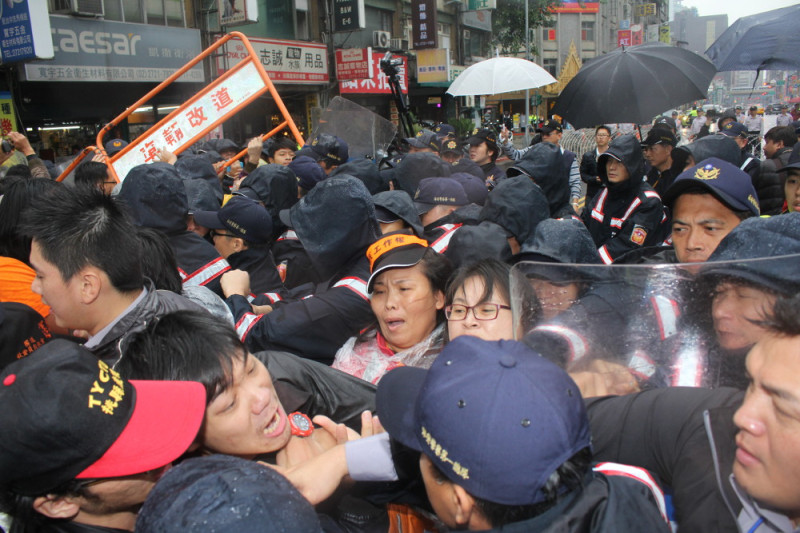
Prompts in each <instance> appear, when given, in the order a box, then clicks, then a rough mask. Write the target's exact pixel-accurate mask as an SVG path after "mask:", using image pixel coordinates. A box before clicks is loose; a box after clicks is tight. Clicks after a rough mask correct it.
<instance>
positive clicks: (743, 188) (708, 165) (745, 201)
mask: <svg viewBox="0 0 800 533" xmlns="http://www.w3.org/2000/svg"><path fill="white" fill-rule="evenodd" d="M694 187H702V188H703V189H706V190H707V191H708V192H709V193H710V194H711V195H712V196H714V197H715V198H716V199H717V200H719V201H720V202H722V203H723V204H725V205H726V206H727V207H728V208H730V209H731V210H733V211H750V212H751V213H753V214H754V215H755V216H758V215H760V214H761V208H760V206H759V203H758V195H757V194H756V190H755V188H753V181H752V180H751V179H750V175H749V174H747V173H746V172H745V171H743V170H741V169H739V168H738V167H737V166H735V165H732V164H730V163H728V162H727V161H723V160H722V159H719V158H717V157H709V158H708V159H705V160H703V161H700V163H698V164H696V165H695V166H693V167H690V168H688V169H686V170H684V171H683V172H682V173H681V174H680V175H679V176H678V177H677V178H675V181H674V182H672V185H670V187H669V189H667V192H665V193H664V204H665V205H667V206H669V207H672V205H673V204H674V203H675V200H676V199H677V198H678V196H680V195H681V194H682V193H683V192H684V191H685V190H687V189H689V188H694Z"/></svg>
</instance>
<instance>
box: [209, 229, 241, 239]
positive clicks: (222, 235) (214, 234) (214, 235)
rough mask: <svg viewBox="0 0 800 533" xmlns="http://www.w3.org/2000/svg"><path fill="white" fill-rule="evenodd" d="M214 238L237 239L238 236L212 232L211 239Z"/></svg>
mask: <svg viewBox="0 0 800 533" xmlns="http://www.w3.org/2000/svg"><path fill="white" fill-rule="evenodd" d="M214 237H231V238H234V239H235V238H236V237H237V235H234V234H233V233H220V232H219V231H216V230H211V238H214Z"/></svg>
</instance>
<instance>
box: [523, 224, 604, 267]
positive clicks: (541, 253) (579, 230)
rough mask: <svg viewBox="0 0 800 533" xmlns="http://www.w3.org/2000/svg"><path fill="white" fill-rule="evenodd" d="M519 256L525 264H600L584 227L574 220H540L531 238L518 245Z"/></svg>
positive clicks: (593, 245) (594, 247) (592, 242)
mask: <svg viewBox="0 0 800 533" xmlns="http://www.w3.org/2000/svg"><path fill="white" fill-rule="evenodd" d="M520 256H522V257H521V259H523V260H526V261H543V260H544V261H548V262H549V261H552V262H555V263H565V264H582V265H601V264H603V261H602V260H601V259H600V255H599V254H598V253H597V246H596V245H595V244H594V241H593V240H592V236H591V235H590V234H589V231H588V230H587V229H586V226H585V225H584V224H583V223H582V222H581V221H579V220H576V219H574V218H562V219H554V218H549V219H547V220H543V221H542V222H541V223H539V225H538V226H536V232H535V233H534V234H533V239H531V240H529V241H525V242H524V243H522V247H521V249H520Z"/></svg>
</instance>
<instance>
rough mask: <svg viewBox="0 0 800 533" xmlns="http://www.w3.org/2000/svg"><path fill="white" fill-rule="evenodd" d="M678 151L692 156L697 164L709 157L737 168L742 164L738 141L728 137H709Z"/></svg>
mask: <svg viewBox="0 0 800 533" xmlns="http://www.w3.org/2000/svg"><path fill="white" fill-rule="evenodd" d="M677 149H678V150H685V151H687V152H689V153H690V154H692V158H694V163H695V164H697V163H700V162H701V161H705V160H706V159H708V158H709V157H718V158H719V159H722V160H723V161H727V162H728V163H730V164H731V165H735V166H737V167H738V166H739V165H741V164H742V150H741V149H740V148H739V145H738V144H736V141H734V140H733V139H731V138H730V137H728V136H726V135H707V136H705V137H701V138H700V139H697V140H696V141H695V142H693V143H691V144H687V145H684V146H681V147H679V148H677Z"/></svg>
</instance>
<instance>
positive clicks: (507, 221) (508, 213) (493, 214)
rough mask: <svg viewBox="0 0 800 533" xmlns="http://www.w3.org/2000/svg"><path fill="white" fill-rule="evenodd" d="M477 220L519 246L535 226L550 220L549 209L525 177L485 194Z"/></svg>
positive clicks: (500, 183)
mask: <svg viewBox="0 0 800 533" xmlns="http://www.w3.org/2000/svg"><path fill="white" fill-rule="evenodd" d="M480 218H481V221H484V220H488V221H489V222H494V223H495V224H498V225H500V226H502V227H503V228H505V230H506V231H507V232H509V233H511V234H512V235H513V236H514V237H516V239H517V241H518V242H519V243H520V244H521V243H523V242H525V241H526V240H528V239H529V238H530V237H531V236H532V235H533V232H534V231H536V226H537V225H538V224H539V222H541V221H542V220H545V219H547V218H550V207H549V205H548V202H547V198H546V197H545V195H544V192H543V191H542V189H541V188H540V187H539V186H538V185H536V184H535V183H534V182H533V181H531V179H530V178H529V177H527V176H516V177H513V178H508V179H505V180H502V181H501V182H499V183H498V184H497V186H496V187H495V188H494V189H493V190H492V192H490V193H489V196H488V197H487V198H486V203H485V204H484V206H483V209H482V210H481V215H480Z"/></svg>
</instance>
